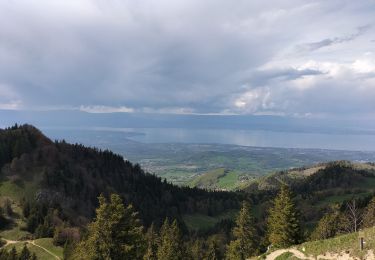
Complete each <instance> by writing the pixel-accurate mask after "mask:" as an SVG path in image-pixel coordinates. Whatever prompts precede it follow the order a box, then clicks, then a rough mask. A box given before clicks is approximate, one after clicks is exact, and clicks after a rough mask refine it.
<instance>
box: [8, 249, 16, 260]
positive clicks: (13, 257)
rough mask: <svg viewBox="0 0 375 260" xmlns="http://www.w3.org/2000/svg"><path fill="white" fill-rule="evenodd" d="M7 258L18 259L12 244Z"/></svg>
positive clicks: (10, 259)
mask: <svg viewBox="0 0 375 260" xmlns="http://www.w3.org/2000/svg"><path fill="white" fill-rule="evenodd" d="M8 259H9V260H17V259H18V256H17V250H16V248H15V247H14V246H13V247H12V249H11V250H10V252H9V256H8Z"/></svg>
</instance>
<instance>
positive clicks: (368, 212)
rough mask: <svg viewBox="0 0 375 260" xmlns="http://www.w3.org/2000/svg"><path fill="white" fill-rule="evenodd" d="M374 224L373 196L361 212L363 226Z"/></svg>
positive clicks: (374, 201)
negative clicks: (362, 212)
mask: <svg viewBox="0 0 375 260" xmlns="http://www.w3.org/2000/svg"><path fill="white" fill-rule="evenodd" d="M373 226H375V197H374V198H372V200H371V201H370V202H369V204H368V205H367V207H366V209H365V212H364V214H363V227H365V228H368V227H373Z"/></svg>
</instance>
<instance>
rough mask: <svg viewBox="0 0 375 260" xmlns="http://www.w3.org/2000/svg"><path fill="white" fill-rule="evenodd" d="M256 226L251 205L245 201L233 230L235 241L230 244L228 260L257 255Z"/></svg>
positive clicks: (241, 259)
mask: <svg viewBox="0 0 375 260" xmlns="http://www.w3.org/2000/svg"><path fill="white" fill-rule="evenodd" d="M254 225H255V224H254V218H253V216H252V212H251V207H250V204H249V203H248V202H247V201H244V202H243V203H242V208H241V210H240V213H239V215H238V217H237V219H236V226H235V227H234V229H233V237H234V240H233V241H231V242H230V244H229V246H228V249H227V258H228V259H239V260H243V259H247V258H248V257H250V256H252V255H254V254H255V253H256V242H255V236H256V231H255V228H254Z"/></svg>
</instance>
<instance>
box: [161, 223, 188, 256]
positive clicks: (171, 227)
mask: <svg viewBox="0 0 375 260" xmlns="http://www.w3.org/2000/svg"><path fill="white" fill-rule="evenodd" d="M182 251H183V247H182V239H181V232H180V229H179V227H178V224H177V221H176V220H174V221H173V223H172V224H170V223H169V220H168V218H167V219H165V221H164V223H163V226H162V227H161V230H160V245H159V248H158V254H157V255H158V259H163V260H176V259H182Z"/></svg>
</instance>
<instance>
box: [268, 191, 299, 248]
mask: <svg viewBox="0 0 375 260" xmlns="http://www.w3.org/2000/svg"><path fill="white" fill-rule="evenodd" d="M267 228H268V240H269V242H271V244H272V245H273V246H275V247H289V246H291V245H294V244H297V243H299V242H300V239H301V230H300V223H299V214H298V212H297V209H296V207H295V204H294V202H293V200H292V194H291V192H290V190H289V188H288V187H287V186H286V185H282V187H281V190H280V192H279V194H278V195H277V196H276V198H275V199H274V202H273V207H272V208H271V209H270V211H269V217H268V226H267Z"/></svg>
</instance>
